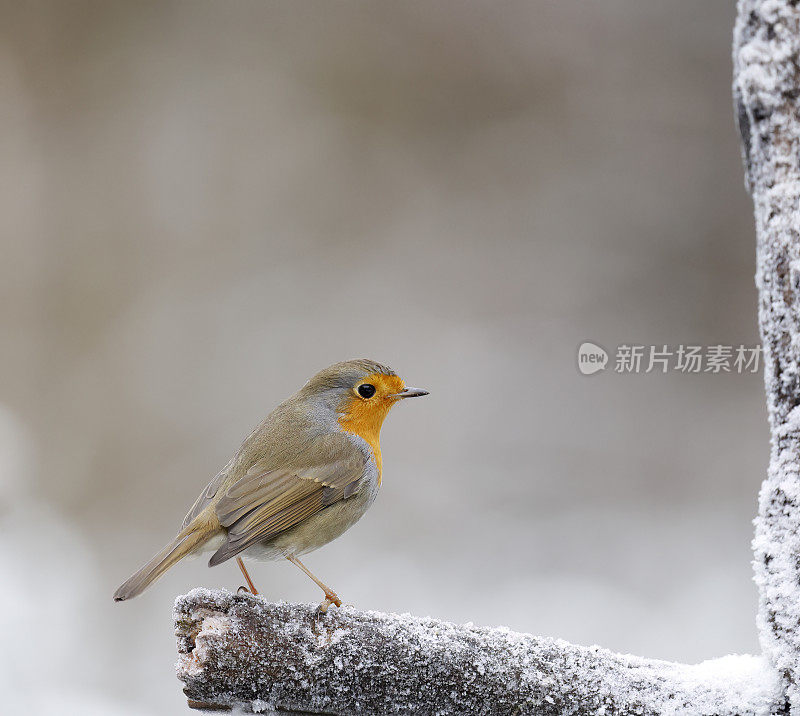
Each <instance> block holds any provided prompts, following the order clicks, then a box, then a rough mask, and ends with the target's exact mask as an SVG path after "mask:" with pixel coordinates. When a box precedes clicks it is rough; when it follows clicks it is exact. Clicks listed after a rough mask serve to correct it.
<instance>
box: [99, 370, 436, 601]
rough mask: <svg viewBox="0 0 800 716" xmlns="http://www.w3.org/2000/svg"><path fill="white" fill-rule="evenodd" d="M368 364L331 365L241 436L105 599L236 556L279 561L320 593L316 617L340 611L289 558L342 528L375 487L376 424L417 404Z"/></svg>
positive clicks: (387, 373)
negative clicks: (192, 562)
mask: <svg viewBox="0 0 800 716" xmlns="http://www.w3.org/2000/svg"><path fill="white" fill-rule="evenodd" d="M427 394H428V392H427V391H426V390H419V389H417V388H408V387H406V385H405V383H404V382H403V381H402V379H401V378H400V377H399V376H398V375H397V373H395V372H394V371H393V370H392V369H391V368H388V367H387V366H385V365H381V364H380V363H376V362H375V361H372V360H367V359H361V360H350V361H344V362H342V363H336V364H334V365H332V366H330V367H329V368H326V369H325V370H322V371H320V372H319V373H317V374H316V375H315V376H314V377H313V378H311V380H309V381H308V383H306V384H305V385H304V386H303V387H302V388H301V389H300V390H298V391H297V392H296V393H295V394H294V395H292V396H291V397H290V398H288V399H287V400H285V401H284V402H283V403H281V404H280V405H279V406H278V407H277V408H275V410H273V411H272V412H271V413H270V414H269V415H268V416H267V418H266V419H265V420H264V421H263V422H262V423H261V424H260V425H259V426H258V427H257V428H256V429H255V430H254V431H253V432H252V433H250V435H249V436H248V437H247V439H246V440H245V441H244V442H243V443H242V446H241V447H240V448H239V450H238V452H237V453H236V454H235V455H234V456H233V458H232V459H231V461H230V462H229V463H228V464H227V465H226V466H225V467H224V468H223V469H222V471H221V472H220V473H219V474H218V475H217V476H216V477H215V478H214V479H213V480H212V481H211V482H210V483H208V485H207V486H206V488H205V490H203V492H202V493H200V496H199V497H198V498H197V500H196V501H195V503H194V505H192V508H191V509H190V510H189V512H188V513H187V515H186V517H185V518H184V519H183V524H182V525H181V529H180V532H178V534H177V536H176V537H175V539H174V540H172V542H170V543H169V544H168V545H167V546H166V547H164V549H162V550H161V551H160V552H159V553H158V554H157V555H155V557H153V559H151V560H150V561H149V562H148V563H147V564H146V565H144V567H142V568H141V569H140V570H139V571H138V572H136V574H134V575H133V576H132V577H131V578H130V579H128V581H127V582H125V584H123V585H122V586H121V587H120V588H119V589H117V591H116V592H115V593H114V601H117V602H121V601H123V600H125V599H131V598H132V597H135V596H136V595H137V594H141V593H142V592H143V591H144V590H145V589H147V587H149V586H150V585H151V584H152V583H153V582H155V581H156V579H158V578H159V577H160V576H161V575H162V574H164V572H166V571H167V570H168V569H169V568H170V567H172V565H174V564H175V563H176V562H178V561H179V560H180V559H183V557H185V556H187V555H189V554H196V553H201V552H206V551H213V555H212V556H211V559H210V560H209V563H208V565H209V567H214V566H215V565H217V564H220V563H222V562H224V561H226V560H228V559H230V558H231V557H236V561H237V563H238V565H239V568H240V569H241V570H242V574H243V575H244V578H245V580H246V581H247V584H248V586H249V588H250V592H252V593H253V594H258V590H257V589H256V588H255V585H254V584H253V581H252V580H251V579H250V575H249V574H248V572H247V569H246V568H245V566H244V562H243V561H242V558H241V556H240V555H242V554H244V553H247V555H248V556H250V557H253V558H255V559H260V560H266V559H282V558H286V559H288V560H289V561H290V562H292V564H295V565H297V566H298V567H299V568H300V569H302V570H303V571H304V572H305V573H306V574H307V575H308V576H309V577H310V578H311V579H313V580H314V582H316V583H317V585H318V586H319V587H320V588H321V589H322V591H323V592H324V593H325V599H324V600H323V602H322V603H321V604H320V606H319V609H320V611H321V612H323V613H324V612H326V611H327V610H328V607H329V606H330V605H331V604H335V605H336V606H337V607H339V606H341V604H342V602H341V600H340V599H339V597H338V596H337V595H336V593H335V592H334V591H333V590H332V589H331V588H330V587H328V586H327V585H325V584H324V583H323V582H322V581H320V580H319V579H317V577H315V576H314V575H313V574H312V573H311V571H310V570H309V569H308V568H307V567H306V566H305V565H304V564H303V563H302V562H301V561H300V560H299V559H298V557H299V556H300V555H303V554H306V553H308V552H311V551H312V550H315V549H317V548H319V547H322V545H324V544H327V543H328V542H330V541H331V540H334V539H336V538H337V537H339V535H341V534H342V533H343V532H345V530H347V529H348V528H349V527H352V526H353V525H354V524H355V523H356V522H357V521H358V520H359V519H360V518H361V516H362V515H363V514H364V513H365V512H366V511H367V509H368V508H369V507H370V505H372V503H373V502H374V501H375V497H376V496H377V494H378V488H379V487H380V484H381V472H382V469H383V464H382V461H381V446H380V442H379V437H380V431H381V425H382V424H383V421H384V419H385V418H386V415H387V414H388V412H389V410H390V409H391V408H392V406H393V405H395V404H396V403H398V402H399V401H400V400H403V399H404V398H414V397H417V396H421V395H427Z"/></svg>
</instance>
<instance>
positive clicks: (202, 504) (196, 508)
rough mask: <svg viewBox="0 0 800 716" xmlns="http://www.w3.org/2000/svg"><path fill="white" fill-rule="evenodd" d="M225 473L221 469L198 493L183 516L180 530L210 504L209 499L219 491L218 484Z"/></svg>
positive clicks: (220, 483)
mask: <svg viewBox="0 0 800 716" xmlns="http://www.w3.org/2000/svg"><path fill="white" fill-rule="evenodd" d="M225 475H226V473H225V470H223V471H222V472H220V473H219V474H218V475H217V476H216V477H215V478H214V479H213V480H212V481H211V482H209V483H208V485H206V489H205V490H203V491H202V492H201V493H200V495H199V497H198V498H197V499H196V500H195V503H194V504H193V505H192V506H191V508H190V509H189V511H188V512H187V513H186V517H184V518H183V524H181V530H185V529H186V527H188V525H189V523H190V522H191V521H192V520H193V519H194V518H195V517H197V516H198V515H199V514H200V513H201V512H202V511H203V510H204V509H205V508H206V507H208V506H209V505H210V504H211V501H212V500H213V499H214V497H215V496H216V494H217V492H218V491H219V488H220V485H222V481H223V480H224V479H225Z"/></svg>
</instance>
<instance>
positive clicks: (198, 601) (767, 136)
mask: <svg viewBox="0 0 800 716" xmlns="http://www.w3.org/2000/svg"><path fill="white" fill-rule="evenodd" d="M799 4H800V0H739V4H738V19H737V22H736V29H735V33H734V52H733V59H734V82H733V89H734V99H735V105H736V113H737V119H738V123H739V129H740V131H741V135H742V146H743V155H744V162H745V175H746V183H747V187H748V189H749V190H750V192H751V193H752V196H753V203H754V206H755V219H756V233H757V255H758V268H757V273H756V282H757V285H758V290H759V297H760V304H759V321H760V326H761V335H762V340H763V346H764V358H765V361H764V365H765V384H766V393H767V405H768V410H769V421H770V427H771V430H772V454H771V459H770V466H769V472H768V475H767V479H766V480H765V482H764V485H763V487H762V490H761V496H760V503H759V515H758V518H757V520H756V536H755V540H754V543H753V544H754V552H755V571H756V582H757V583H758V587H759V592H760V608H759V615H758V625H759V630H760V634H761V640H762V646H763V649H764V654H765V657H747V656H739V657H734V656H731V657H723V658H721V659H717V660H714V661H710V662H705V663H704V664H699V665H697V666H684V665H680V664H672V663H668V662H663V661H654V660H646V659H641V658H638V657H633V656H625V655H619V654H613V653H611V652H608V651H606V650H604V649H600V648H599V647H579V646H574V645H572V644H568V643H566V642H563V641H555V640H552V639H545V638H541V637H535V636H530V635H527V634H515V633H513V632H510V631H508V630H507V629H485V628H477V627H473V626H471V625H463V626H456V625H453V624H449V623H447V622H440V621H436V620H433V619H420V618H417V617H412V616H408V615H405V616H397V615H389V614H380V613H375V612H361V611H357V610H354V609H350V608H344V609H331V610H330V612H329V614H328V615H326V616H325V617H324V618H321V619H319V618H317V617H316V615H315V613H314V610H313V608H312V607H308V606H304V605H292V604H270V603H268V602H265V601H263V600H261V599H259V598H256V597H253V596H251V595H249V594H244V595H234V594H230V593H229V592H220V591H209V590H202V589H196V590H194V591H192V592H190V593H189V594H188V595H185V596H183V597H179V598H178V600H177V601H176V604H175V623H176V633H177V636H178V651H179V656H180V658H179V662H178V675H179V677H180V679H181V680H182V681H184V683H185V685H186V687H185V689H184V691H185V692H186V694H187V696H188V698H189V703H190V705H192V706H196V707H216V708H230V707H235V706H240V707H244V708H245V709H247V710H253V711H264V710H267V711H271V710H273V709H283V710H291V711H293V712H295V713H296V712H297V711H301V712H309V713H333V714H351V713H363V714H383V713H392V712H396V713H410V712H413V713H418V714H434V713H443V714H444V713H446V714H491V713H498V714H501V713H502V714H513V713H519V714H522V713H536V714H554V715H555V714H693V715H700V714H709V715H710V714H716V715H718V716H725V715H728V714H730V715H733V714H740V715H743V714H771V713H772V714H774V713H785V712H786V711H787V707H788V706H791V710H792V712H793V713H798V714H800V370H798V366H800V112H799V110H800V9H798V7H797V6H798V5H799ZM787 699H788V701H787Z"/></svg>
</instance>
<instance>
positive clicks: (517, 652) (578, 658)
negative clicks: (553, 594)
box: [175, 589, 781, 716]
mask: <svg viewBox="0 0 800 716" xmlns="http://www.w3.org/2000/svg"><path fill="white" fill-rule="evenodd" d="M175 623H176V625H177V635H178V650H179V653H180V660H179V662H178V675H179V677H180V678H181V680H182V681H184V682H185V684H186V688H185V689H184V691H185V693H186V695H187V696H188V697H189V699H190V701H191V702H194V704H195V705H200V704H205V705H206V706H209V705H215V706H216V707H234V706H239V707H243V708H244V709H245V710H253V711H263V710H266V711H271V710H273V709H276V708H279V709H281V710H287V711H304V712H311V713H326V714H356V713H358V714H386V713H417V714H434V713H440V714H495V713H496V714H531V713H535V714H542V715H545V714H553V715H554V716H555V715H556V714H559V715H561V714H593V715H596V714H653V715H655V714H669V713H674V714H678V713H680V714H685V713H692V714H768V713H771V712H772V713H774V712H775V711H776V710H777V706H778V704H779V703H780V699H781V697H780V691H779V688H778V686H779V685H778V681H777V678H776V677H774V676H772V672H771V671H770V670H769V669H767V667H766V664H765V662H764V661H763V660H762V659H761V658H758V657H753V656H727V657H724V658H722V659H717V660H715V661H708V662H705V663H703V664H699V665H697V666H684V665H681V664H672V663H669V662H666V661H656V660H649V659H641V658H638V657H635V656H623V655H620V654H613V653H611V652H610V651H606V650H605V649H601V648H600V647H596V646H592V647H585V646H574V645H572V644H568V643H567V642H565V641H560V640H558V641H557V640H554V639H548V638H543V637H535V636H531V635H529V634H517V633H515V632H512V631H509V630H508V629H503V628H499V629H487V628H481V627H474V626H471V625H462V626H456V625H454V624H450V623H448V622H442V621H437V620H435V619H430V618H427V619H421V618H419V617H413V616H410V615H403V616H398V615H395V614H382V613H378V612H362V611H358V610H355V609H351V608H348V607H345V608H343V609H331V610H330V611H329V613H328V614H327V615H326V616H325V617H323V618H321V619H318V618H317V617H316V615H315V609H314V607H313V606H310V605H298V604H273V603H270V602H266V601H264V600H263V599H260V598H257V597H253V596H251V595H249V594H241V595H236V594H232V593H230V592H226V591H211V590H207V589H195V590H193V591H192V592H190V593H189V594H187V595H185V596H183V597H179V598H178V600H177V601H176V603H175Z"/></svg>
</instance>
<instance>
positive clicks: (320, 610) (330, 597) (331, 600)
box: [317, 592, 342, 614]
mask: <svg viewBox="0 0 800 716" xmlns="http://www.w3.org/2000/svg"><path fill="white" fill-rule="evenodd" d="M331 604H335V605H336V606H337V607H341V606H342V600H341V599H339V597H338V596H337V595H336V592H325V599H323V600H322V603H321V604H320V605H319V606H318V607H317V614H326V613H327V611H328V607H329V606H330V605H331Z"/></svg>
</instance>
